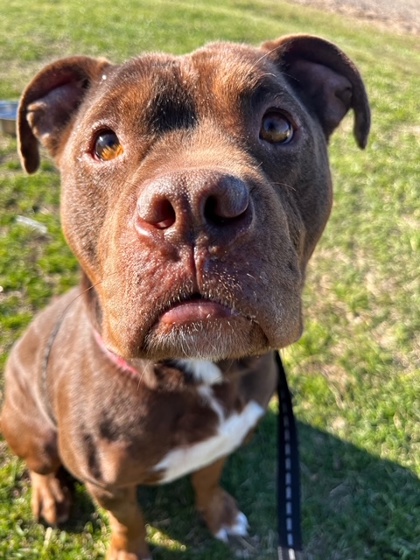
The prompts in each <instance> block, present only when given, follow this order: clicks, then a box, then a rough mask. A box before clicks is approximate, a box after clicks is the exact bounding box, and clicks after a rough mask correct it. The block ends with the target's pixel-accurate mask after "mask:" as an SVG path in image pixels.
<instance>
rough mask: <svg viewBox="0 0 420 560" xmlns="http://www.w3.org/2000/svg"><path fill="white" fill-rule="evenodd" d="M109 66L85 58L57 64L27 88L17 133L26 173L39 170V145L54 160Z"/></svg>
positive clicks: (20, 110)
mask: <svg viewBox="0 0 420 560" xmlns="http://www.w3.org/2000/svg"><path fill="white" fill-rule="evenodd" d="M109 64H110V63H109V62H108V61H107V60H105V59H95V58H90V57H85V56H76V57H72V58H65V59H62V60H58V61H57V62H53V63H52V64H50V65H48V66H46V67H45V68H44V69H43V70H41V72H40V73H39V74H38V75H37V76H35V78H34V79H33V80H32V82H31V83H30V84H29V86H28V87H27V88H26V90H25V91H24V93H23V95H22V98H21V101H20V105H19V113H18V127H17V131H18V141H19V153H20V156H21V162H22V165H23V167H24V168H25V170H26V171H27V172H28V173H35V171H36V170H37V169H38V167H39V161H40V159H39V145H38V143H40V144H41V145H42V146H44V147H45V148H46V149H47V150H48V151H49V153H50V154H51V155H52V156H53V157H55V156H57V154H58V152H59V150H60V146H61V145H62V142H63V140H64V136H65V133H66V132H68V131H69V128H70V124H71V123H72V121H73V119H74V116H75V114H76V112H77V109H78V108H79V106H80V104H81V103H82V101H83V99H84V97H85V95H86V93H87V92H88V90H89V89H90V87H91V86H92V84H93V83H94V82H96V81H98V80H99V79H100V78H101V76H102V73H103V71H104V70H105V69H106V67H107V66H109Z"/></svg>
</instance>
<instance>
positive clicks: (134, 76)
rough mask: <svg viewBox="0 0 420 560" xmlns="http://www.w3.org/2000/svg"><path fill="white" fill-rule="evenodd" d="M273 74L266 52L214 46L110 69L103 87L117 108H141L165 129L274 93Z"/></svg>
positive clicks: (147, 57)
mask: <svg viewBox="0 0 420 560" xmlns="http://www.w3.org/2000/svg"><path fill="white" fill-rule="evenodd" d="M274 73H275V67H274V65H273V64H271V63H270V61H269V60H268V59H267V57H266V54H265V53H264V52H263V51H262V50H259V49H256V48H252V47H247V46H245V45H244V46H242V45H235V44H230V43H215V44H210V45H208V46H206V47H205V48H202V49H199V50H197V51H195V52H194V53H192V54H190V55H185V56H170V55H164V54H147V55H144V56H141V57H138V58H136V59H133V60H131V61H129V62H127V63H125V64H124V65H122V66H117V67H112V68H111V69H110V70H109V71H108V73H107V72H105V73H104V75H103V77H102V85H101V87H102V88H103V93H104V95H103V97H104V99H107V100H108V102H109V103H110V105H111V104H112V105H113V107H115V106H118V103H120V104H123V105H124V110H125V111H126V110H127V107H128V106H133V107H137V108H141V109H142V111H143V112H144V113H146V114H147V116H148V121H149V122H151V123H152V124H154V125H155V126H156V127H157V128H166V127H173V126H176V125H179V126H190V125H193V124H194V122H196V120H197V119H198V118H199V117H202V116H205V114H206V112H209V111H210V108H212V109H213V108H214V104H215V103H219V105H220V104H221V105H225V106H232V104H233V105H235V104H236V103H238V102H240V100H241V99H242V98H244V97H246V96H247V95H252V94H253V93H254V92H255V91H257V90H259V91H262V90H266V89H268V90H269V89H275V87H276V85H275V83H274V82H276V81H277V80H278V76H277V77H276V76H275V75H274ZM277 87H278V85H277Z"/></svg>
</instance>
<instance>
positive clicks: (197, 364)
mask: <svg viewBox="0 0 420 560" xmlns="http://www.w3.org/2000/svg"><path fill="white" fill-rule="evenodd" d="M176 363H177V364H179V366H180V367H181V368H183V369H185V370H186V371H187V372H188V373H189V374H191V375H192V376H193V377H194V380H195V381H196V382H197V383H204V384H205V385H214V384H216V383H221V382H222V381H223V374H222V372H221V371H220V369H219V368H218V367H217V366H216V365H215V364H213V362H209V361H207V360H177V361H176Z"/></svg>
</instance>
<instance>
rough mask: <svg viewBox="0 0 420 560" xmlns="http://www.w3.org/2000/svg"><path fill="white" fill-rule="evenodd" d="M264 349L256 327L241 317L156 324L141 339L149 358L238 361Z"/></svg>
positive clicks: (262, 335) (265, 343)
mask: <svg viewBox="0 0 420 560" xmlns="http://www.w3.org/2000/svg"><path fill="white" fill-rule="evenodd" d="M267 349H268V343H267V338H266V337H265V335H264V333H263V331H262V329H261V328H260V327H259V325H258V324H257V323H255V322H253V321H251V320H250V319H248V318H246V317H242V316H231V317H225V318H208V319H203V320H196V321H191V322H187V323H181V324H167V323H161V322H159V323H158V324H157V325H155V326H154V328H153V329H152V330H151V331H150V332H149V333H148V335H147V336H146V339H145V353H146V355H147V357H148V358H149V359H153V360H167V359H176V358H192V359H200V360H209V361H219V360H225V359H239V358H244V357H246V356H252V355H255V354H260V353H262V352H264V351H266V350H267Z"/></svg>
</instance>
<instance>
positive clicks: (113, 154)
mask: <svg viewBox="0 0 420 560" xmlns="http://www.w3.org/2000/svg"><path fill="white" fill-rule="evenodd" d="M123 152H124V148H123V147H122V145H121V144H120V141H119V139H118V136H117V135H116V134H115V132H112V131H108V132H101V134H99V136H98V137H97V139H96V142H95V148H94V154H95V156H96V157H97V158H98V159H100V160H101V161H109V160H111V159H115V158H117V157H118V156H120V155H121V154H122V153H123Z"/></svg>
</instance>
